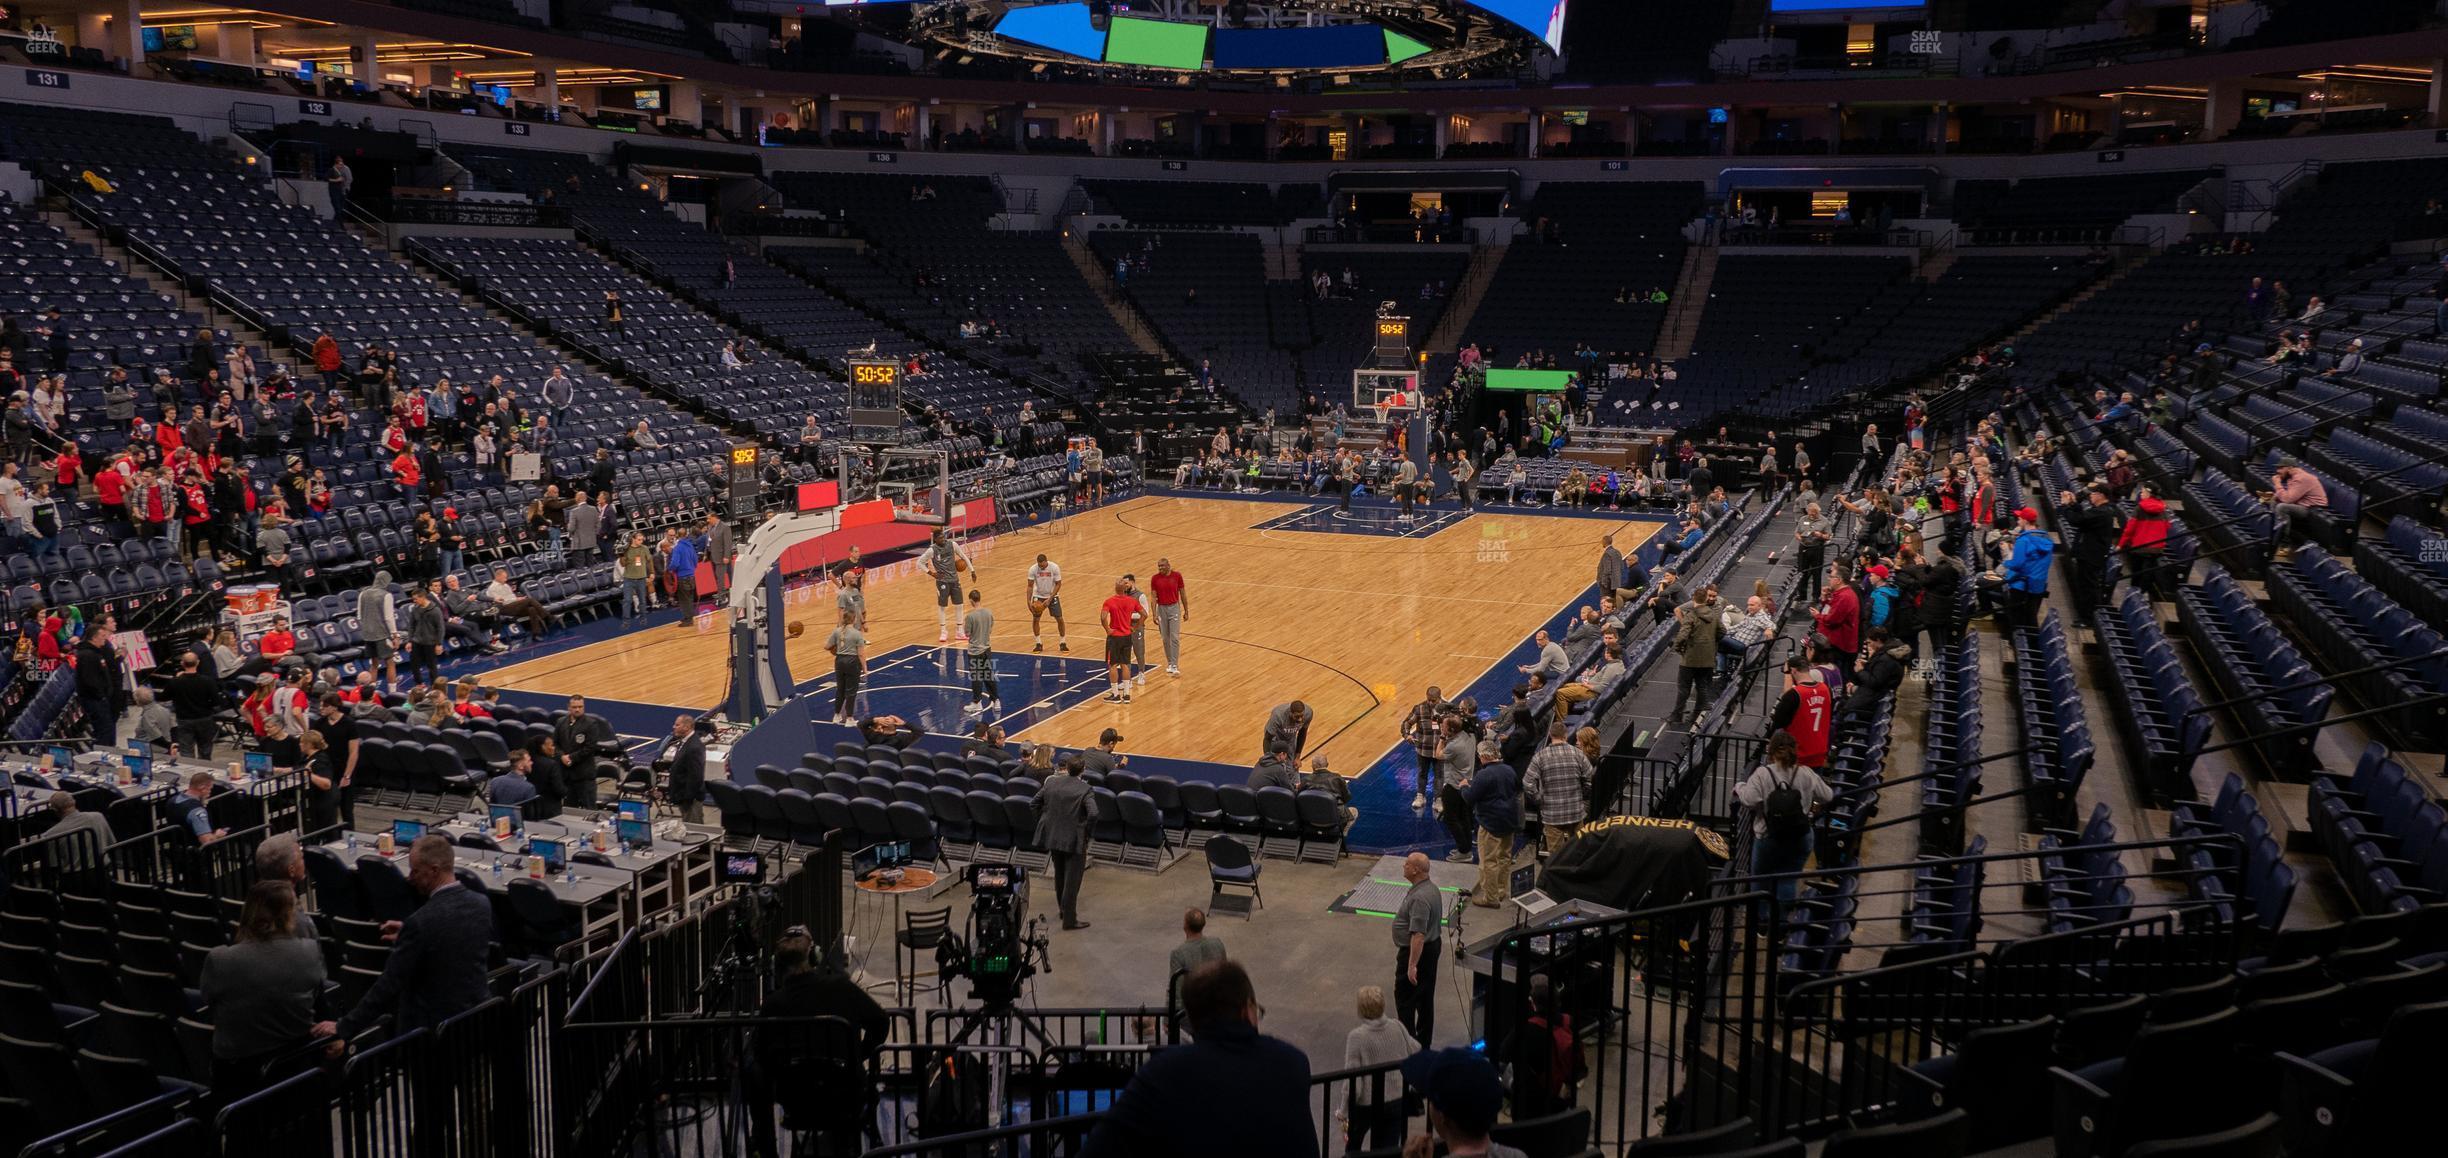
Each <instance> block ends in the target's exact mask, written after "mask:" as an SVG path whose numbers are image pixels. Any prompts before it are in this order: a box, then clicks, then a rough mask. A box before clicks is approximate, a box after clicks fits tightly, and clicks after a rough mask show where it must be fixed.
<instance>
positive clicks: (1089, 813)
mask: <svg viewBox="0 0 2448 1158" xmlns="http://www.w3.org/2000/svg"><path fill="white" fill-rule="evenodd" d="M1029 811H1031V812H1032V813H1034V814H1035V815H1036V817H1037V834H1036V841H1037V846H1038V847H1040V848H1043V849H1045V850H1046V851H1047V852H1049V853H1051V854H1053V857H1054V901H1055V904H1056V905H1057V906H1058V907H1059V908H1060V910H1061V912H1062V927H1063V928H1065V929H1085V928H1087V927H1088V922H1086V921H1083V920H1080V919H1079V890H1080V877H1081V876H1082V875H1083V874H1085V873H1086V872H1087V871H1088V831H1089V829H1090V828H1091V827H1092V826H1094V825H1095V823H1096V793H1095V792H1094V790H1092V789H1090V788H1089V786H1088V782H1087V781H1086V780H1083V779H1081V778H1080V777H1079V775H1078V774H1077V773H1075V772H1073V771H1072V766H1070V765H1064V766H1063V768H1062V769H1061V770H1060V771H1058V772H1056V773H1055V774H1054V775H1052V776H1049V777H1046V782H1045V787H1043V788H1040V789H1038V790H1037V795H1036V796H1034V797H1032V798H1031V799H1030V802H1029Z"/></svg>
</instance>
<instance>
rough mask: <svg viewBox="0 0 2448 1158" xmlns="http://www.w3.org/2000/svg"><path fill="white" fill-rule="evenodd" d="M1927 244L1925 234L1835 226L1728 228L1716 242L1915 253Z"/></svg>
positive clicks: (1887, 229) (1869, 226) (1902, 229)
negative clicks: (1876, 247) (1890, 248)
mask: <svg viewBox="0 0 2448 1158" xmlns="http://www.w3.org/2000/svg"><path fill="white" fill-rule="evenodd" d="M1929 243H1930V235H1929V232H1928V231H1927V230H1921V229H1905V228H1902V227H1900V226H1899V227H1892V228H1886V229H1882V228H1880V227H1878V226H1876V225H1844V224H1836V223H1829V224H1826V225H1773V226H1769V225H1741V224H1729V225H1727V226H1726V227H1725V229H1724V231H1723V233H1722V234H1721V236H1720V240H1719V242H1718V244H1720V245H1725V246H1734V247H1739V246H1746V245H1827V246H1868V245H1879V246H1897V247H1906V246H1909V247H1912V248H1916V249H1920V248H1927V247H1928V245H1929Z"/></svg>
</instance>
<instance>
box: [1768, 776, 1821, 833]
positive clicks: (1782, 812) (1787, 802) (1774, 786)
mask: <svg viewBox="0 0 2448 1158" xmlns="http://www.w3.org/2000/svg"><path fill="white" fill-rule="evenodd" d="M1801 777H1802V773H1801V772H1799V771H1797V772H1795V773H1794V779H1792V780H1783V781H1780V780H1778V779H1777V778H1776V772H1775V771H1773V770H1771V771H1770V772H1769V773H1768V783H1769V785H1770V787H1769V789H1768V799H1766V800H1764V801H1762V802H1761V803H1760V814H1761V815H1762V816H1764V817H1766V818H1767V821H1768V835H1770V836H1772V837H1775V838H1776V839H1778V840H1780V841H1787V842H1791V841H1797V840H1800V839H1802V836H1803V834H1804V833H1807V832H1809V831H1810V810H1808V809H1806V808H1804V807H1803V806H1802V790H1801V789H1800V788H1798V787H1796V786H1795V781H1798V780H1800V779H1801Z"/></svg>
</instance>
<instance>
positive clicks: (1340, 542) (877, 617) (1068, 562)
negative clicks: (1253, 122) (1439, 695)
mask: <svg viewBox="0 0 2448 1158" xmlns="http://www.w3.org/2000/svg"><path fill="white" fill-rule="evenodd" d="M1300 510H1301V508H1298V507H1294V506H1289V505H1285V504H1279V503H1258V502H1246V501H1239V500H1233V499H1187V498H1173V497H1162V496H1147V497H1142V498H1137V499H1132V500H1129V501H1127V502H1122V503H1117V504H1114V505H1112V506H1107V507H1103V508H1099V509H1096V510H1091V511H1088V512H1086V513H1083V514H1078V515H1074V516H1072V517H1070V518H1068V519H1064V520H1062V521H1060V522H1059V523H1056V524H1054V525H1052V526H1051V527H1045V526H1040V527H1032V528H1028V529H1024V530H1022V531H1018V532H1015V533H1012V534H1007V535H1004V536H1001V537H1000V538H999V539H998V540H997V541H996V543H995V546H994V548H993V549H992V550H991V551H989V552H987V553H986V554H985V555H984V556H983V557H982V558H981V559H980V560H979V564H978V576H979V580H980V581H981V582H982V583H983V584H984V587H983V590H984V591H985V592H986V604H987V606H989V607H991V608H993V609H994V611H995V615H996V620H997V622H996V631H995V645H996V647H995V650H996V651H998V652H1006V653H1026V652H1027V651H1028V650H1029V645H1030V637H1029V631H1028V607H1027V605H1026V602H1025V600H1024V597H1023V589H1024V580H1023V575H1024V573H1025V572H1026V570H1027V568H1028V566H1029V564H1030V563H1031V562H1033V561H1034V560H1035V558H1036V556H1037V554H1038V553H1039V552H1041V551H1042V552H1044V553H1045V554H1047V555H1048V556H1050V557H1051V558H1052V559H1053V560H1054V562H1056V563H1058V564H1060V565H1061V567H1062V570H1063V578H1064V584H1063V603H1064V609H1065V611H1066V612H1068V613H1069V626H1070V636H1071V654H1072V655H1073V656H1076V657H1081V658H1087V659H1096V658H1100V657H1101V655H1102V651H1103V646H1104V641H1103V629H1102V628H1101V627H1100V626H1098V623H1097V613H1096V608H1097V605H1098V604H1099V603H1101V602H1102V601H1103V600H1104V599H1105V597H1106V596H1108V595H1111V594H1112V582H1113V580H1114V579H1115V578H1117V577H1119V576H1120V575H1122V574H1123V573H1124V572H1130V573H1134V574H1137V575H1138V576H1139V577H1140V579H1141V581H1142V583H1144V582H1145V581H1146V578H1147V576H1149V575H1151V574H1153V573H1154V572H1155V569H1156V560H1157V559H1159V558H1169V559H1170V560H1171V561H1172V563H1173V566H1174V568H1175V569H1176V570H1179V571H1181V572H1182V573H1183V574H1184V575H1185V576H1186V578H1187V582H1188V591H1189V600H1190V617H1189V621H1188V624H1187V625H1186V627H1185V628H1184V630H1183V633H1182V635H1183V639H1182V675H1181V677H1180V678H1178V679H1174V678H1170V677H1167V676H1165V675H1164V674H1163V673H1162V671H1161V669H1159V670H1158V671H1157V672H1156V674H1154V675H1151V676H1150V677H1149V680H1148V683H1147V685H1146V686H1145V687H1142V688H1140V689H1138V690H1137V691H1136V693H1135V694H1134V698H1133V702H1132V703H1131V704H1130V705H1128V706H1121V705H1114V704H1108V703H1105V702H1103V701H1102V700H1090V701H1089V702H1088V703H1086V704H1083V705H1081V706H1078V707H1075V708H1072V709H1071V710H1069V711H1066V712H1062V713H1060V714H1058V715H1056V716H1054V717H1052V718H1051V719H1048V720H1045V721H1044V722H1042V723H1039V724H1037V725H1035V726H1033V727H1030V728H1028V729H1026V730H1024V731H1021V732H1019V733H1017V735H1016V736H1015V737H1014V738H1015V739H1019V740H1026V741H1035V742H1042V743H1050V744H1056V745H1061V746H1064V747H1082V746H1088V745H1093V744H1094V743H1096V740H1097V735H1098V733H1099V732H1101V731H1103V730H1104V729H1106V728H1109V727H1110V728H1115V729H1118V730H1119V731H1121V732H1122V733H1123V735H1124V737H1125V742H1124V745H1123V747H1124V749H1125V750H1127V751H1131V752H1142V753H1146V754H1148V755H1151V756H1165V757H1173V758H1179V759H1188V760H1210V761H1218V762H1223V763H1231V764H1248V763H1251V762H1254V761H1255V760H1256V759H1257V756H1258V737H1259V730H1260V726H1261V725H1262V724H1263V722H1264V720H1265V717H1266V714H1267V712H1268V710H1269V709H1271V708H1272V707H1274V705H1276V704H1279V703H1282V702H1284V701H1286V700H1293V699H1299V700H1304V701H1306V702H1307V703H1308V704H1309V705H1310V707H1311V708H1312V709H1313V711H1314V712H1315V718H1316V722H1315V723H1313V724H1312V725H1311V727H1310V731H1309V746H1310V750H1311V751H1313V752H1322V753H1324V754H1326V755H1327V756H1329V757H1330V759H1331V761H1332V764H1333V766H1334V768H1335V769H1336V770H1337V771H1340V772H1343V773H1344V774H1346V775H1352V776H1356V775H1359V774H1360V773H1361V772H1362V771H1363V770H1365V769H1366V768H1367V767H1368V765H1369V764H1370V763H1371V762H1373V761H1375V760H1376V759H1377V757H1378V756H1380V755H1382V754H1383V753H1384V752H1385V751H1386V750H1387V749H1388V748H1389V747H1391V746H1392V745H1393V744H1394V743H1395V742H1396V741H1397V740H1398V739H1399V738H1400V733H1401V718H1402V715H1403V713H1404V712H1405V711H1407V710H1408V708H1409V706H1410V705H1411V704H1412V703H1414V702H1416V701H1417V700H1418V699H1419V697H1420V695H1421V692H1422V690H1423V689H1424V688H1426V687H1428V686H1429V685H1432V684H1433V685H1439V686H1442V687H1443V688H1445V689H1446V691H1447V692H1448V693H1449V694H1452V693H1456V692H1458V691H1459V690H1460V689H1461V688H1463V687H1465V686H1467V685H1469V684H1470V683H1471V682H1472V681H1473V680H1475V679H1477V678H1478V677H1479V675H1480V674H1481V673H1482V672H1484V671H1486V670H1487V669H1488V668H1489V667H1490V666H1491V665H1494V664H1497V663H1504V664H1519V663H1526V662H1528V661H1529V658H1530V657H1529V655H1528V654H1527V652H1526V651H1524V650H1523V649H1522V648H1520V647H1519V646H1518V644H1519V641H1521V640H1522V639H1523V638H1525V637H1526V636H1528V635H1529V634H1530V633H1531V632H1532V631H1535V630H1537V628H1538V627H1539V625H1541V624H1543V623H1545V622H1547V621H1548V620H1549V619H1550V618H1552V617H1553V616H1554V615H1555V614H1556V612H1557V611H1559V610H1561V609H1562V608H1563V607H1564V604H1565V602H1566V601H1567V600H1569V599H1572V598H1574V597H1576V596H1577V595H1579V594H1580V593H1581V592H1582V591H1583V590H1584V589H1585V588H1587V587H1588V586H1589V584H1590V583H1591V582H1592V581H1593V579H1594V578H1595V576H1596V572H1597V560H1598V552H1599V537H1600V536H1601V535H1604V534H1606V533H1608V532H1609V531H1613V532H1614V533H1615V534H1616V535H1617V539H1618V542H1619V543H1621V544H1623V545H1624V546H1625V547H1626V548H1627V549H1628V548H1630V547H1632V546H1635V545H1638V544H1639V543H1641V542H1644V541H1646V539H1647V538H1648V536H1649V535H1650V534H1651V532H1653V531H1655V530H1656V529H1657V528H1658V526H1659V525H1660V524H1658V523H1656V522H1654V521H1651V520H1644V519H1633V518H1626V519H1621V520H1600V519H1592V518H1555V517H1542V516H1538V515H1523V514H1515V513H1512V512H1510V511H1498V512H1495V513H1484V514H1478V515H1474V516H1471V517H1468V518H1454V517H1452V516H1453V512H1450V511H1447V512H1444V515H1445V520H1444V521H1445V525H1443V526H1439V527H1437V528H1435V529H1434V530H1433V531H1419V532H1415V533H1414V534H1413V536H1412V537H1398V536H1396V535H1392V534H1382V533H1380V534H1370V533H1348V532H1345V533H1337V532H1331V531H1320V530H1297V529H1289V528H1288V527H1286V526H1278V527H1277V528H1276V529H1271V530H1262V529H1259V525H1260V524H1285V523H1287V519H1286V516H1287V515H1288V514H1290V513H1295V512H1299V511H1300ZM1360 513H1362V512H1355V514H1360ZM1376 513H1377V514H1379V515H1382V514H1383V512H1382V511H1379V512H1376ZM1289 524H1290V526H1334V525H1338V524H1337V523H1336V522H1335V520H1334V519H1333V518H1332V512H1331V508H1328V509H1326V510H1325V511H1323V512H1318V513H1316V514H1315V515H1314V517H1312V518H1309V519H1291V520H1289ZM832 606H833V597H832V590H831V588H829V587H809V588H801V589H799V590H796V591H794V592H792V593H791V596H790V598H789V600H788V604H787V608H786V611H785V615H786V616H787V617H788V618H790V619H794V620H801V621H804V622H805V623H806V624H807V627H808V630H807V633H806V634H805V635H804V636H802V637H801V638H800V639H798V640H795V641H792V642H791V644H790V663H791V670H792V673H793V675H794V676H795V677H796V678H798V679H800V680H803V681H804V680H812V679H815V678H817V677H819V676H824V675H827V674H829V673H830V671H831V663H830V661H829V657H827V656H826V655H825V654H824V652H823V651H822V650H821V649H820V648H819V646H818V644H819V643H820V642H821V640H822V638H823V636H824V633H825V631H826V630H827V629H828V627H829V624H830V613H831V609H832ZM867 607H868V628H869V634H870V635H871V636H873V637H874V644H873V648H874V650H873V653H872V654H878V655H880V654H883V653H885V652H888V651H891V650H893V649H895V648H899V647H905V646H909V645H912V644H917V645H932V644H933V643H934V641H935V608H934V590H933V586H932V584H930V583H929V582H928V581H927V580H926V578H925V577H924V576H922V575H910V576H907V577H904V578H899V579H896V580H892V581H889V582H885V583H882V584H880V585H877V586H875V587H872V588H871V589H870V590H869V592H868V598H867ZM718 620H719V617H711V618H701V619H700V620H699V621H698V622H697V623H696V624H694V625H687V626H683V625H667V626H663V627H658V628H655V629H653V630H650V631H644V632H637V633H633V634H630V635H624V636H621V637H619V638H617V639H613V640H608V641H605V642H603V643H598V644H591V645H588V646H586V647H581V648H577V649H574V650H572V651H568V652H564V653H561V654H559V655H554V656H548V657H545V658H543V659H538V660H533V661H529V662H527V663H521V664H514V665H511V666H508V667H504V668H502V669H500V670H498V671H495V672H492V673H490V674H489V675H488V676H486V677H485V678H486V679H487V681H488V682H490V683H493V684H497V685H499V686H501V687H504V688H518V689H523V690H529V691H537V692H547V693H556V694H570V693H583V694H588V695H599V696H609V697H613V698H616V699H624V700H635V701H641V702H647V703H669V704H676V705H684V706H685V705H706V704H712V703H714V702H715V701H717V700H718V699H720V698H721V696H722V694H723V692H724V690H725V688H726V686H727V681H728V674H727V673H728V650H729V642H728V636H727V634H726V632H725V630H724V629H723V628H721V627H720V626H719V623H718ZM1053 626H1054V625H1053V622H1052V620H1051V618H1049V619H1048V620H1047V622H1046V629H1047V633H1048V637H1049V638H1048V640H1047V650H1048V652H1049V653H1052V652H1053V645H1054V641H1053V639H1052V638H1051V636H1052V632H1053ZM1148 651H1149V658H1150V659H1152V660H1156V661H1158V662H1159V663H1161V662H1162V658H1163V656H1162V650H1161V647H1160V645H1159V642H1158V640H1157V638H1156V636H1155V633H1154V631H1153V630H1152V629H1151V631H1150V633H1149V638H1148Z"/></svg>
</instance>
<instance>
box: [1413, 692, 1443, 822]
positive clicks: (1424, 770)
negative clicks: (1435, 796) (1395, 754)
mask: <svg viewBox="0 0 2448 1158" xmlns="http://www.w3.org/2000/svg"><path fill="white" fill-rule="evenodd" d="M1452 710H1453V706H1452V705H1450V704H1448V703H1446V702H1445V693H1444V691H1443V690H1442V689H1439V688H1430V689H1428V698H1427V699H1424V700H1421V701H1420V702H1419V703H1417V704H1415V705H1413V706H1412V708H1411V714H1410V715H1408V716H1406V717H1404V718H1403V729H1402V734H1403V739H1405V740H1408V741H1410V742H1411V747H1412V750H1413V752H1414V753H1415V754H1416V755H1417V756H1418V757H1419V782H1418V784H1417V785H1416V786H1415V787H1414V788H1413V790H1412V793H1411V807H1413V808H1415V809H1417V808H1426V807H1428V790H1429V789H1430V788H1432V787H1435V786H1436V777H1437V761H1438V758H1439V753H1438V748H1439V745H1440V743H1441V742H1442V736H1441V734H1440V733H1439V732H1438V730H1437V725H1438V723H1439V721H1440V720H1441V719H1442V718H1443V717H1444V715H1445V714H1446V713H1447V712H1449V711H1452Z"/></svg>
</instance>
